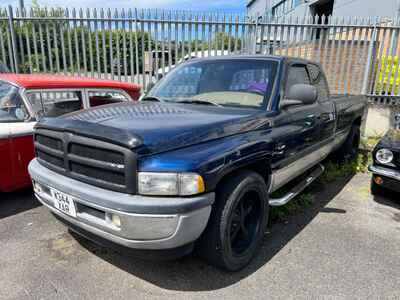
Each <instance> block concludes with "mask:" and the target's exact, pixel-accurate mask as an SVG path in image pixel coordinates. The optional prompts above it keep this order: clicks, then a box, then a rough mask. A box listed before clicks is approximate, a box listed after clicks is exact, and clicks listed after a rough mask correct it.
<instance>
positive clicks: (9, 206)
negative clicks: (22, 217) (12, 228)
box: [0, 188, 41, 219]
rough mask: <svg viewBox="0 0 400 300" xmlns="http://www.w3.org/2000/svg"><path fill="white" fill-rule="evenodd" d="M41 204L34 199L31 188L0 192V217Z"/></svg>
mask: <svg viewBox="0 0 400 300" xmlns="http://www.w3.org/2000/svg"><path fill="white" fill-rule="evenodd" d="M38 206H41V204H40V202H39V201H37V200H36V198H35V196H34V194H33V191H32V188H26V189H22V190H18V191H15V192H11V193H0V219H3V218H6V217H9V216H12V215H16V214H19V213H21V212H24V211H27V210H30V209H33V208H35V207H38Z"/></svg>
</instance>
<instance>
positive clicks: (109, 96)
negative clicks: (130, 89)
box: [88, 90, 129, 107]
mask: <svg viewBox="0 0 400 300" xmlns="http://www.w3.org/2000/svg"><path fill="white" fill-rule="evenodd" d="M88 95H89V103H90V107H95V106H100V105H104V104H111V103H117V102H123V101H128V100H129V99H128V98H127V97H126V96H125V94H123V93H121V92H119V91H111V90H110V91H106V90H104V91H102V90H95V91H89V92H88Z"/></svg>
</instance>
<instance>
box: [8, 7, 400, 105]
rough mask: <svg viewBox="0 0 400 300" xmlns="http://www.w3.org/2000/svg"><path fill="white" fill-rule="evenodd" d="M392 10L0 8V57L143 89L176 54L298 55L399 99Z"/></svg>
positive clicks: (347, 81) (340, 85)
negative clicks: (352, 14) (335, 13)
mask: <svg viewBox="0 0 400 300" xmlns="http://www.w3.org/2000/svg"><path fill="white" fill-rule="evenodd" d="M399 33H400V25H399V21H398V20H393V19H388V18H380V19H377V18H351V19H350V18H328V17H325V16H321V17H318V16H317V17H302V18H299V17H296V18H284V17H283V18H280V19H278V20H273V19H270V18H268V17H251V18H250V17H248V16H245V15H232V14H199V13H194V12H178V11H161V10H138V9H128V10H111V9H87V10H82V9H78V10H77V9H67V8H65V9H61V8H53V9H47V8H32V9H31V10H29V11H25V10H22V11H20V10H18V9H13V8H12V7H11V6H9V7H7V8H2V9H0V60H1V61H2V62H3V63H5V64H6V65H7V66H8V67H9V68H10V69H11V70H13V71H14V72H17V73H61V74H67V75H72V76H91V77H96V78H111V79H118V80H123V81H131V82H136V83H139V84H141V85H142V86H143V87H144V89H146V86H147V85H148V83H149V82H151V81H153V82H155V81H157V80H159V79H160V78H161V77H163V76H164V75H165V74H166V73H167V72H168V71H170V70H171V69H173V68H174V67H175V66H177V65H179V64H180V63H182V62H184V61H186V60H189V59H192V58H198V57H207V56H220V55H221V56H222V55H232V54H268V55H287V56H298V57H303V58H307V59H311V60H314V61H317V62H319V63H320V64H322V66H323V67H324V69H325V71H326V73H327V77H328V80H329V83H330V86H331V90H332V91H331V92H332V93H349V94H364V95H367V96H369V97H370V99H371V100H373V101H375V102H378V103H384V104H390V105H398V104H400V100H399V99H400V90H399V87H400V74H399V65H400V62H399V57H400V45H399V42H400V41H399Z"/></svg>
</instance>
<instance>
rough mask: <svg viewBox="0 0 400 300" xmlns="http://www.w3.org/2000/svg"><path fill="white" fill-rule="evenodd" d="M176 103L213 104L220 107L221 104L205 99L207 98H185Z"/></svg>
mask: <svg viewBox="0 0 400 300" xmlns="http://www.w3.org/2000/svg"><path fill="white" fill-rule="evenodd" d="M178 103H187V104H201V105H213V106H219V107H222V105H220V104H218V103H215V102H212V101H207V100H199V99H187V100H182V101H178Z"/></svg>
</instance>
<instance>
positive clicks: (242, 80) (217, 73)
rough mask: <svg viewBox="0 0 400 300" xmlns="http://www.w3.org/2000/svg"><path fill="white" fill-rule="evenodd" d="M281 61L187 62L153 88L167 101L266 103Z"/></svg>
mask: <svg viewBox="0 0 400 300" xmlns="http://www.w3.org/2000/svg"><path fill="white" fill-rule="evenodd" d="M277 65H278V64H277V62H275V61H272V60H269V61H268V60H255V59H252V60H249V59H232V60H227V59H223V60H210V61H207V60H205V61H198V62H193V63H187V64H183V65H181V66H180V67H178V68H176V69H175V70H173V71H171V73H170V74H168V76H166V77H165V78H164V79H162V80H161V81H160V82H159V83H158V84H156V85H155V86H154V88H153V89H152V90H151V91H150V92H149V94H148V95H147V97H149V98H151V97H154V98H156V99H159V100H160V101H165V102H184V103H209V104H214V105H219V106H236V107H255V108H258V107H262V106H263V105H264V104H266V103H267V101H268V100H269V98H270V95H271V92H272V88H273V85H274V81H275V75H276V69H277Z"/></svg>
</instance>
